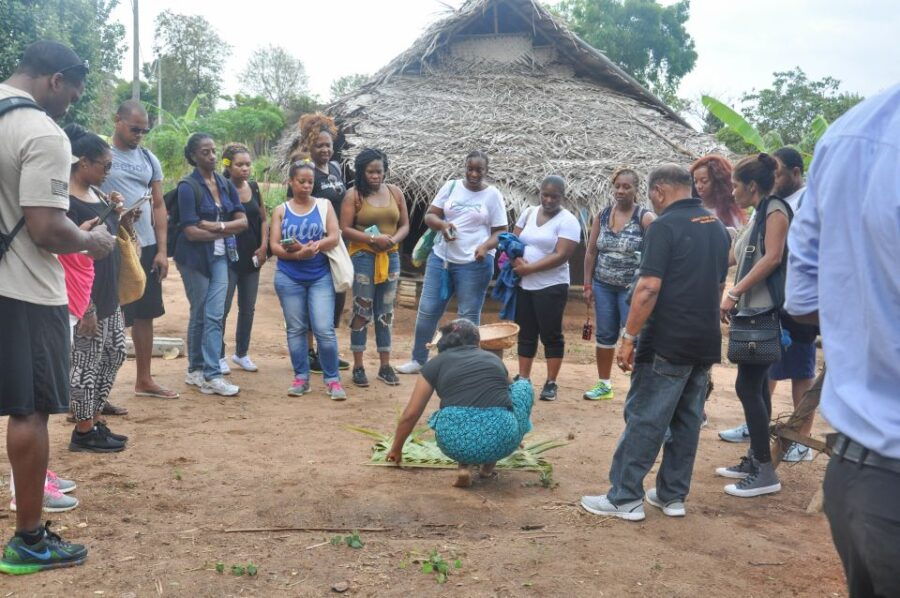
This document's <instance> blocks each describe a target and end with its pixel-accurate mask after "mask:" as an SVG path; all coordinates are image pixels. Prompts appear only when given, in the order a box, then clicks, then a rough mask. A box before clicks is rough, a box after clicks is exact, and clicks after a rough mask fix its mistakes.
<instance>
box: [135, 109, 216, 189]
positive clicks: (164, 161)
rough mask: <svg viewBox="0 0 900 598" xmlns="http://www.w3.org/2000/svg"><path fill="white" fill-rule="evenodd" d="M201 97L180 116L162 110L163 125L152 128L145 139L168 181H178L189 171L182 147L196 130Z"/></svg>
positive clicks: (197, 129)
mask: <svg viewBox="0 0 900 598" xmlns="http://www.w3.org/2000/svg"><path fill="white" fill-rule="evenodd" d="M202 100H203V96H197V97H195V98H194V99H193V101H192V102H191V104H190V105H189V106H188V108H187V110H185V112H184V114H183V115H181V116H175V115H174V114H172V113H170V112H168V111H166V110H163V111H162V114H163V117H164V119H165V121H164V123H163V124H161V125H160V126H158V127H156V128H154V129H153V130H152V131H151V132H150V134H149V135H148V136H147V138H146V144H147V146H148V147H149V148H150V150H151V151H152V152H153V153H154V154H156V157H157V158H159V161H160V164H161V165H162V168H163V173H164V174H165V176H166V177H167V178H169V179H174V180H176V181H177V180H179V179H180V178H181V177H183V176H184V175H185V174H187V173H188V172H189V171H190V165H189V164H188V163H187V161H186V160H185V159H184V146H185V145H187V140H188V137H190V136H191V134H193V133H196V132H197V131H199V130H200V129H199V128H198V121H197V112H198V111H199V110H200V102H201V101H202Z"/></svg>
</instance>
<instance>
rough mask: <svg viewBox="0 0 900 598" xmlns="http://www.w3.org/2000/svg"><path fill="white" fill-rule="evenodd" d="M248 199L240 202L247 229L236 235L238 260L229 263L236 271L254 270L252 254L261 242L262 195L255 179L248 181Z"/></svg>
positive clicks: (255, 268)
mask: <svg viewBox="0 0 900 598" xmlns="http://www.w3.org/2000/svg"><path fill="white" fill-rule="evenodd" d="M248 184H249V185H250V201H248V202H247V203H243V202H242V203H241V205H243V206H244V212H245V213H246V214H247V225H248V226H247V230H245V231H244V232H242V233H241V234H239V235H238V236H237V247H238V261H237V262H235V263H233V264H231V267H232V268H234V269H235V271H237V272H254V271H256V270H258V269H259V268H257V267H256V266H254V265H253V261H252V260H253V254H254V253H255V252H256V250H257V249H259V244H260V243H262V197H261V195H260V192H259V186H258V185H257V184H256V181H249V182H248Z"/></svg>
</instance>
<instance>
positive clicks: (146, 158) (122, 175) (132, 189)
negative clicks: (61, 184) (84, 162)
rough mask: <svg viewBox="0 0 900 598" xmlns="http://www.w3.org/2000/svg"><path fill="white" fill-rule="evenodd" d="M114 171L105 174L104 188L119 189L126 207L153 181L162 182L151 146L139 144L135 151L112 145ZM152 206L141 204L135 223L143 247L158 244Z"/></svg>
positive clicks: (144, 193)
mask: <svg viewBox="0 0 900 598" xmlns="http://www.w3.org/2000/svg"><path fill="white" fill-rule="evenodd" d="M111 149H112V159H113V163H112V170H110V171H109V176H108V177H106V182H105V183H103V186H102V187H101V189H103V191H104V192H106V193H109V192H110V191H118V192H119V193H121V194H122V197H124V198H125V207H126V208H130V207H131V206H133V205H134V204H135V203H137V201H138V200H139V199H140V198H142V197H143V196H144V195H146V194H147V193H149V192H150V184H151V183H153V182H155V181H161V180H162V178H163V175H162V167H161V166H160V165H159V160H157V159H156V156H154V155H153V152H151V151H150V150H148V149H145V148H142V147H139V148H137V149H133V150H131V149H130V150H120V149H118V148H117V147H115V146H113V147H112V148H111ZM152 212H153V209H152V206H151V205H150V204H144V205H143V206H142V207H141V217H140V218H139V219H138V221H137V222H136V223H135V225H134V230H135V232H136V233H137V236H138V241H139V242H140V244H141V247H147V246H149V245H155V244H156V233H155V232H154V231H153V220H152Z"/></svg>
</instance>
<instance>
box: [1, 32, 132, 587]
mask: <svg viewBox="0 0 900 598" xmlns="http://www.w3.org/2000/svg"><path fill="white" fill-rule="evenodd" d="M87 72H88V67H87V65H85V64H84V63H83V62H82V60H81V59H80V58H79V57H78V55H77V54H75V52H73V51H72V50H71V49H70V48H68V47H66V46H64V45H62V44H59V43H56V42H49V41H39V42H35V43H33V44H32V45H30V46H28V48H27V49H26V50H25V53H24V55H23V57H22V60H21V61H20V62H19V65H18V67H17V68H16V71H15V73H13V75H12V76H11V77H10V78H9V79H7V80H6V81H4V82H3V83H2V84H0V235H2V237H0V330H2V336H0V364H2V367H0V416H3V415H7V416H9V422H8V424H7V435H6V446H7V453H8V455H9V462H10V464H11V465H12V470H13V474H14V476H15V480H16V533H15V535H14V536H13V538H12V539H11V540H10V541H9V542H8V543H7V545H6V548H5V550H4V552H3V556H2V559H0V572H3V573H10V574H26V573H35V572H37V571H42V570H45V569H55V568H59V567H71V566H74V565H80V564H81V563H83V562H84V560H85V559H86V558H87V549H86V548H85V547H84V546H81V545H79V544H69V543H68V542H65V541H63V540H62V539H61V538H60V537H59V535H57V534H56V533H54V532H51V531H50V530H49V529H48V528H49V523H48V524H47V525H44V526H41V510H42V507H43V496H44V484H45V480H46V476H47V460H48V455H49V452H50V447H49V438H48V433H47V420H48V416H49V415H50V414H53V413H65V412H67V411H68V410H69V351H70V340H69V315H68V296H67V295H66V284H65V276H64V274H63V268H62V265H61V264H60V263H59V260H58V259H57V258H56V256H55V255H54V254H55V253H76V252H81V251H84V252H86V253H87V254H88V255H90V256H91V257H93V258H94V259H102V258H103V257H104V256H106V255H107V254H109V252H110V251H112V249H113V247H114V246H115V242H116V241H115V237H113V236H112V235H111V234H109V231H108V230H107V229H106V226H105V225H104V224H102V223H99V222H96V223H95V222H90V223H88V224H87V225H86V226H85V227H83V228H79V227H77V226H75V224H74V223H73V222H72V221H71V220H69V219H68V218H67V217H66V211H67V210H68V209H69V171H70V168H71V164H72V149H71V145H70V143H69V139H68V137H67V136H66V134H65V133H63V131H62V129H60V128H59V126H58V125H57V124H56V123H55V122H53V119H54V118H61V117H63V116H64V115H65V113H66V111H67V110H68V108H69V105H70V104H72V103H73V102H76V101H78V98H79V97H81V94H82V93H83V91H84V80H85V77H86V75H87ZM11 106H14V107H11ZM90 226H93V228H91V229H90V230H88V228H89V227H90Z"/></svg>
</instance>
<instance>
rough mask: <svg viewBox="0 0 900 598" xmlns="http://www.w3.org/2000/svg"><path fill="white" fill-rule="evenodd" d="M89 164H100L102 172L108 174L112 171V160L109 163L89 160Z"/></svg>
mask: <svg viewBox="0 0 900 598" xmlns="http://www.w3.org/2000/svg"><path fill="white" fill-rule="evenodd" d="M91 162H93V163H94V164H102V165H103V172H109V171H110V170H112V165H113V163H112V160H110V161H109V162H101V161H100V160H91Z"/></svg>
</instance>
